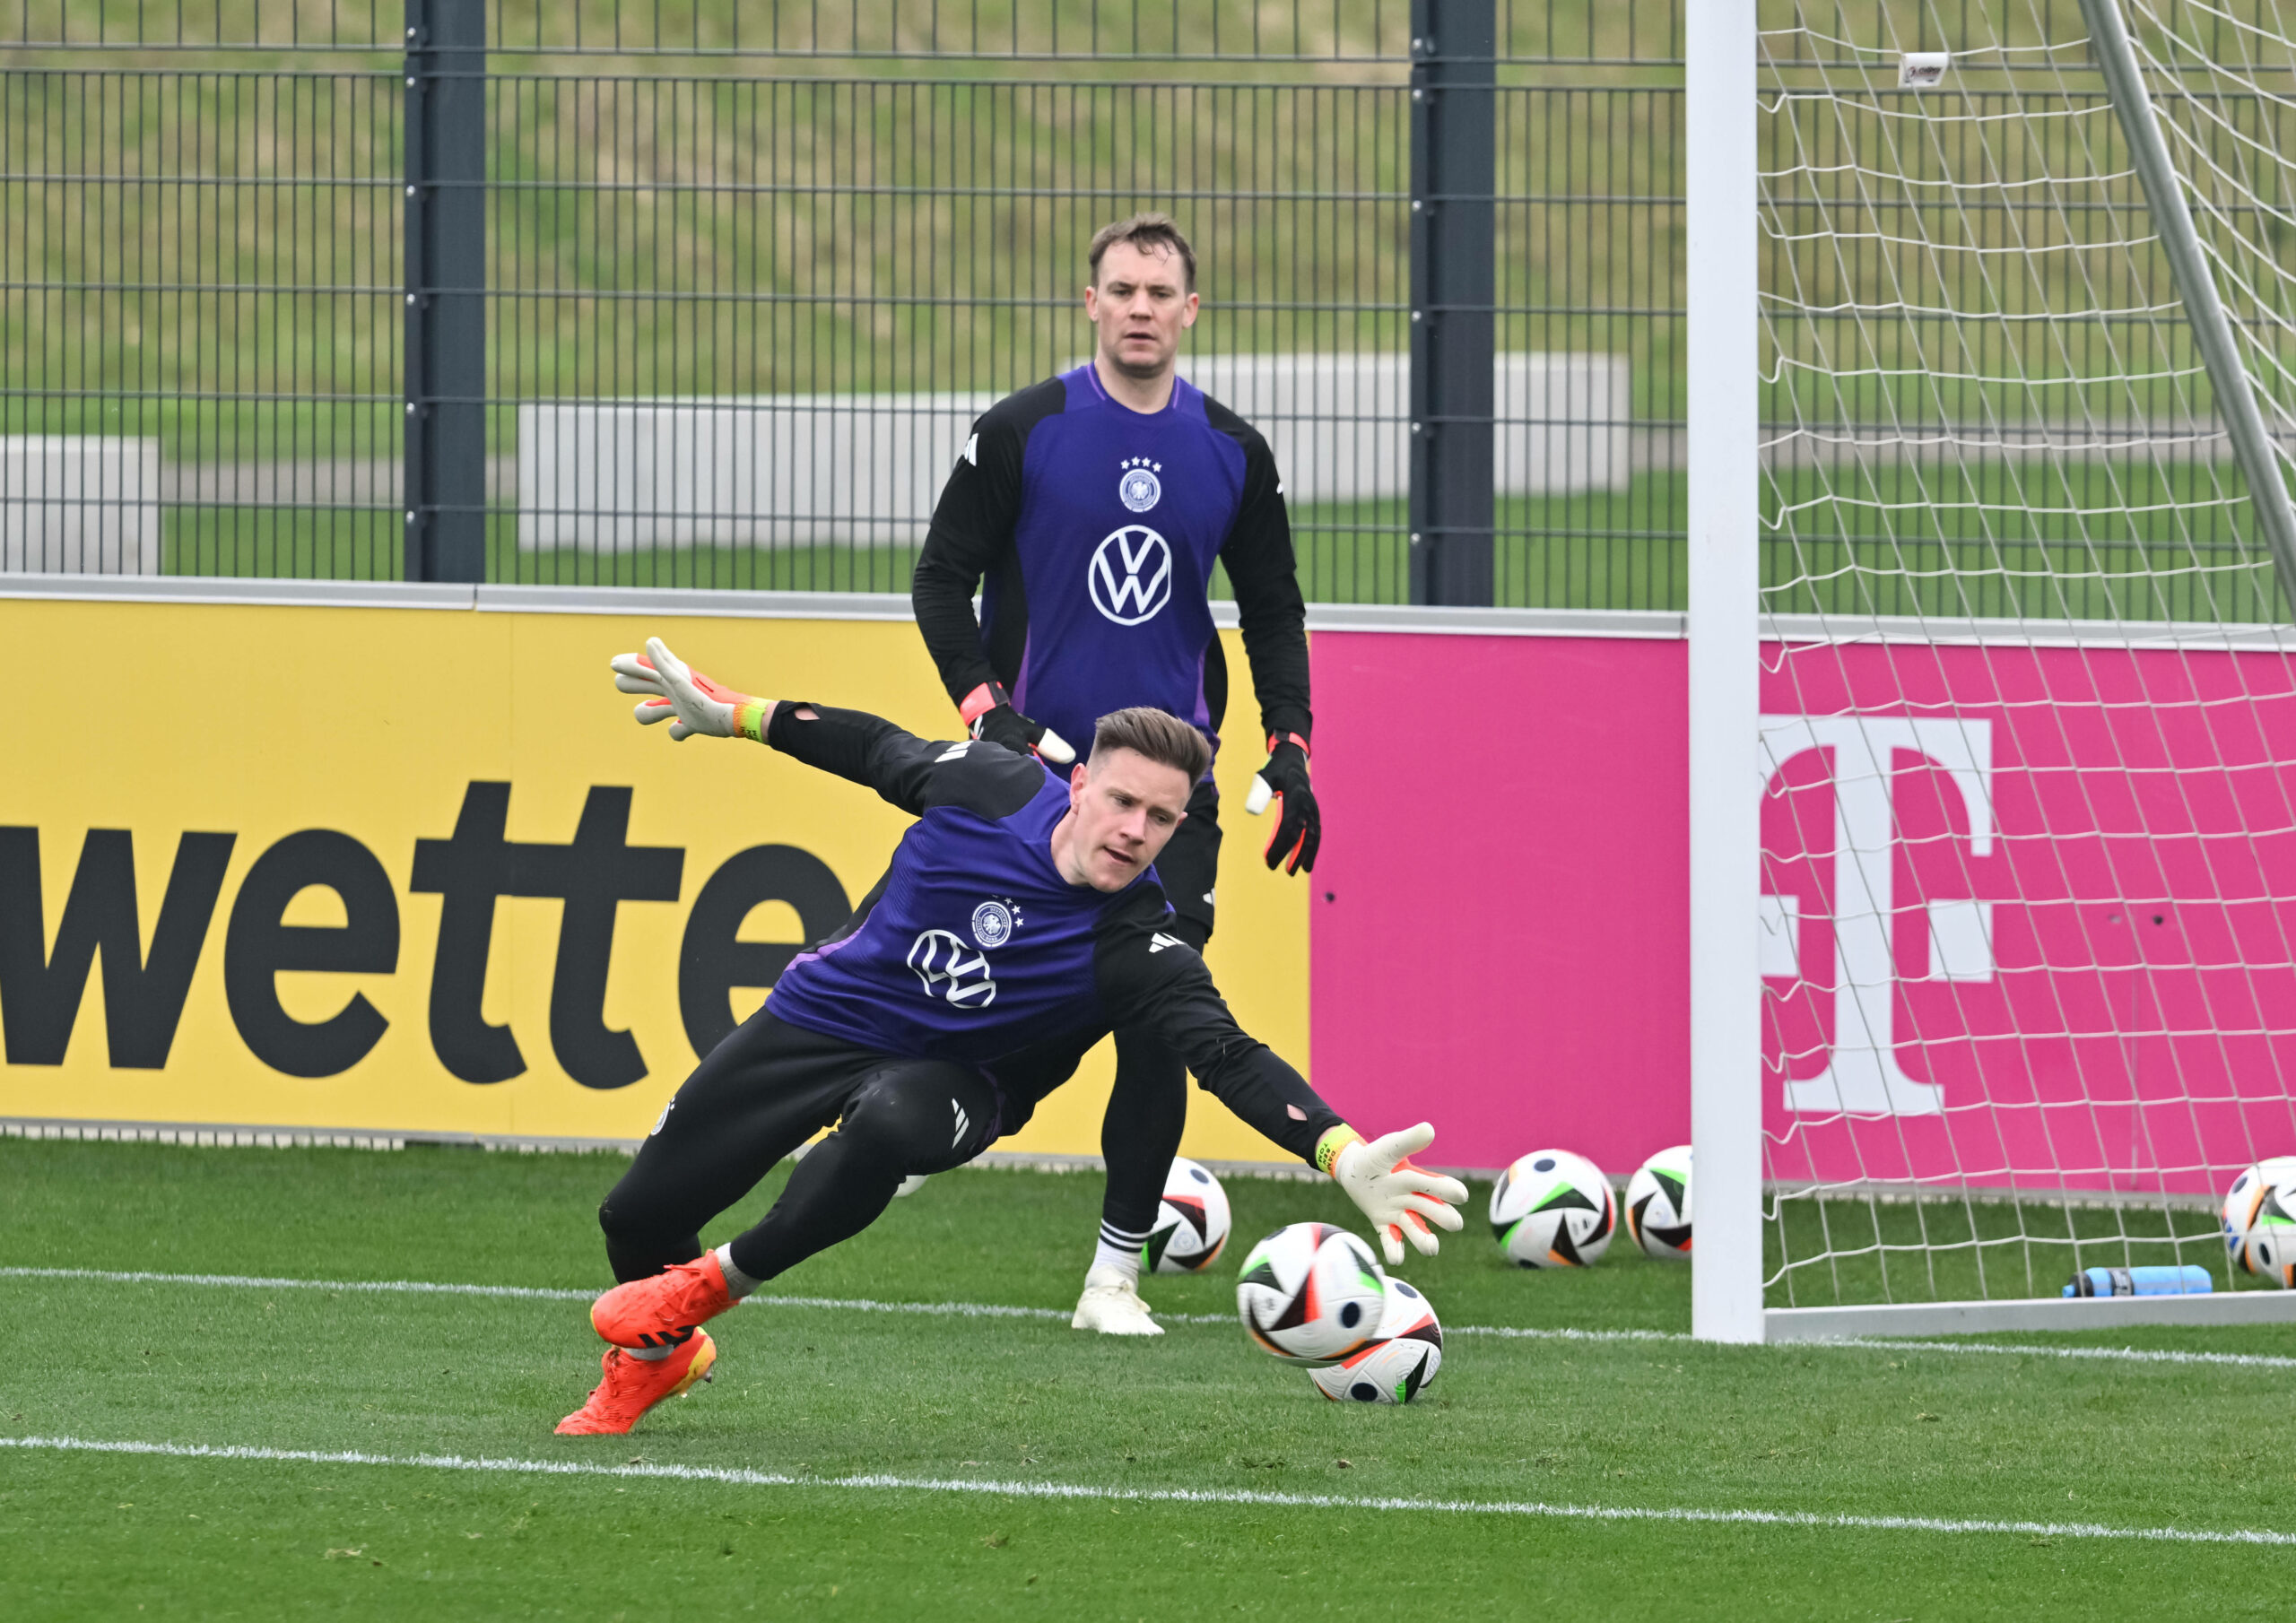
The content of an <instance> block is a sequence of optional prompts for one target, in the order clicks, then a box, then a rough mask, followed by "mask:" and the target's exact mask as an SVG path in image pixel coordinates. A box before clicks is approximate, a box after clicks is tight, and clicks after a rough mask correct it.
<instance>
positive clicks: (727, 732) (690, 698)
mask: <svg viewBox="0 0 2296 1623" xmlns="http://www.w3.org/2000/svg"><path fill="white" fill-rule="evenodd" d="M613 685H614V686H615V687H616V688H619V689H620V690H622V692H624V693H643V694H646V695H647V696H648V698H647V699H646V701H645V702H644V703H643V704H641V705H639V707H637V708H636V709H635V710H634V711H633V712H631V714H633V715H635V716H637V717H638V722H639V725H640V726H648V727H650V726H652V725H654V724H655V723H656V722H657V721H666V722H668V723H669V724H670V736H671V737H672V738H674V739H675V740H677V742H680V743H683V742H685V741H686V740H687V739H689V738H691V737H692V736H693V735H694V734H695V733H700V734H701V735H702V736H703V737H705V738H753V739H755V740H757V741H758V742H760V743H763V742H765V729H766V724H767V723H769V722H770V721H771V720H772V719H773V707H772V706H771V705H770V704H769V703H767V702H766V701H765V700H764V699H752V698H751V697H750V696H749V695H748V694H746V693H736V692H735V690H733V689H731V688H728V687H723V686H721V685H719V684H718V683H717V682H714V681H710V680H709V678H708V677H707V676H704V675H703V674H702V673H700V672H699V671H696V670H694V669H693V668H692V667H691V666H690V665H688V664H686V663H685V661H683V660H682V659H680V658H679V657H678V656H677V655H674V654H673V653H671V652H670V650H669V647H668V645H667V644H665V643H664V642H663V641H662V639H661V638H658V637H649V638H647V639H646V652H645V653H643V654H617V655H614V656H613Z"/></svg>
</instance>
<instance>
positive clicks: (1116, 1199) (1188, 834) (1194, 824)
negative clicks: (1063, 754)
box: [1100, 780, 1220, 1234]
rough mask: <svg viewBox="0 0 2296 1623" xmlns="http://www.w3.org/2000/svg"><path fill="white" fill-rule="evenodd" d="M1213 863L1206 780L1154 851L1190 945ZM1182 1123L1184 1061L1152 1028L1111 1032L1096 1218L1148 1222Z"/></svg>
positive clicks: (1214, 808)
mask: <svg viewBox="0 0 2296 1623" xmlns="http://www.w3.org/2000/svg"><path fill="white" fill-rule="evenodd" d="M1219 867H1220V796H1219V794H1218V792H1217V791H1215V790H1214V789H1213V786H1212V785H1211V783H1210V781H1209V780H1206V781H1205V782H1203V783H1199V784H1198V785H1196V792H1195V793H1194V794H1191V795H1190V796H1188V803H1187V818H1186V819H1184V820H1182V821H1181V823H1180V826H1179V827H1178V829H1174V830H1173V831H1172V838H1171V841H1170V844H1168V845H1166V846H1165V847H1164V849H1163V852H1162V854H1161V855H1159V856H1158V857H1157V858H1156V876H1157V877H1158V878H1159V879H1161V880H1162V881H1164V897H1165V899H1167V900H1168V901H1170V903H1171V904H1172V911H1173V912H1174V913H1176V914H1178V919H1177V920H1176V921H1175V922H1174V924H1173V925H1172V927H1171V929H1172V933H1173V934H1174V935H1177V936H1178V937H1179V938H1180V939H1181V940H1182V941H1184V942H1187V944H1188V945H1189V946H1191V947H1194V948H1195V949H1196V950H1197V951H1199V952H1201V951H1203V950H1204V947H1205V942H1209V941H1210V940H1211V939H1212V906H1213V904H1212V895H1213V884H1214V883H1215V882H1216V881H1217V880H1218V877H1219ZM1185 1127H1187V1065H1185V1064H1184V1063H1181V1060H1180V1056H1179V1055H1178V1054H1177V1053H1175V1052H1174V1051H1173V1049H1172V1047H1171V1046H1170V1044H1169V1043H1167V1042H1165V1041H1164V1040H1163V1038H1161V1037H1158V1036H1157V1035H1156V1034H1155V1033H1154V1032H1152V1031H1148V1030H1144V1029H1142V1028H1136V1027H1135V1028H1126V1029H1124V1030H1120V1031H1118V1033H1117V1034H1116V1087H1115V1089H1113V1090H1112V1091H1111V1092H1110V1093H1109V1113H1108V1115H1107V1116H1106V1117H1105V1118H1103V1120H1102V1121H1101V1123H1100V1159H1102V1160H1103V1161H1104V1162H1106V1163H1107V1166H1108V1169H1109V1186H1108V1193H1106V1194H1105V1195H1104V1196H1102V1197H1101V1202H1100V1218H1101V1220H1102V1222H1104V1223H1105V1224H1107V1225H1108V1226H1109V1227H1110V1228H1118V1229H1121V1230H1122V1231H1124V1232H1125V1233H1126V1234H1144V1233H1145V1232H1147V1230H1148V1229H1149V1228H1151V1227H1152V1225H1153V1224H1154V1223H1155V1221H1156V1207H1157V1204H1158V1203H1159V1202H1161V1200H1162V1198H1163V1193H1164V1175H1165V1174H1166V1173H1167V1172H1169V1171H1170V1170H1171V1165H1172V1158H1173V1157H1174V1156H1176V1155H1178V1153H1179V1152H1180V1133H1181V1130H1182V1129H1184V1128H1185Z"/></svg>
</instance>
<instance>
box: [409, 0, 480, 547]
mask: <svg viewBox="0 0 2296 1623" xmlns="http://www.w3.org/2000/svg"><path fill="white" fill-rule="evenodd" d="M405 204H406V230H405V238H406V342H405V366H404V370H405V374H406V491H405V504H404V505H405V525H406V577H407V578H408V579H409V580H483V579H485V578H486V0H406V193H405Z"/></svg>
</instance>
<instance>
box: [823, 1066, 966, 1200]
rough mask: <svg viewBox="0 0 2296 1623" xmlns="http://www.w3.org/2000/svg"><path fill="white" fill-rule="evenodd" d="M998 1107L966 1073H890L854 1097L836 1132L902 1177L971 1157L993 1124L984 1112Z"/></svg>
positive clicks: (946, 1167) (938, 1169)
mask: <svg viewBox="0 0 2296 1623" xmlns="http://www.w3.org/2000/svg"><path fill="white" fill-rule="evenodd" d="M939 1070H941V1068H939V1067H935V1071H939ZM960 1078H961V1080H960ZM968 1082H970V1083H972V1084H973V1085H970V1086H967V1085H965V1083H968ZM952 1084H953V1085H952ZM995 1110H996V1097H995V1095H994V1094H993V1093H991V1092H990V1090H989V1089H988V1088H987V1086H986V1085H985V1084H980V1083H978V1082H977V1081H974V1079H971V1078H970V1077H962V1073H959V1075H958V1077H952V1076H951V1075H950V1074H948V1073H947V1072H942V1073H941V1074H937V1075H936V1074H934V1073H933V1072H920V1071H906V1072H887V1073H884V1074H881V1075H878V1076H875V1077H873V1078H871V1079H870V1080H869V1081H868V1082H867V1083H866V1084H865V1085H864V1086H863V1088H862V1089H861V1090H860V1092H858V1093H857V1094H856V1095H855V1096H854V1098H853V1102H852V1103H851V1104H850V1105H848V1107H846V1112H845V1119H844V1120H843V1121H842V1122H841V1123H839V1125H838V1132H839V1133H840V1134H842V1135H844V1136H845V1137H847V1138H848V1139H849V1140H851V1141H853V1143H854V1146H855V1148H857V1149H859V1150H865V1151H866V1152H868V1153H869V1154H871V1155H872V1156H873V1157H875V1158H877V1159H881V1160H883V1161H884V1162H886V1163H889V1164H891V1166H893V1167H898V1168H899V1170H900V1174H901V1176H904V1177H906V1176H910V1175H911V1174H914V1173H920V1172H946V1171H947V1170H949V1168H951V1167H960V1166H962V1165H963V1164H964V1163H965V1162H967V1161H969V1160H970V1159H972V1158H973V1156H974V1154H975V1153H976V1152H977V1151H978V1149H979V1147H980V1145H981V1144H982V1142H983V1141H985V1139H986V1137H987V1133H988V1132H989V1131H990V1130H991V1128H992V1125H993V1124H992V1123H990V1122H988V1121H986V1120H984V1119H983V1117H984V1114H985V1113H986V1114H991V1115H993V1113H994V1112H995Z"/></svg>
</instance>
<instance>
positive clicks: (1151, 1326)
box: [1068, 1263, 1164, 1335]
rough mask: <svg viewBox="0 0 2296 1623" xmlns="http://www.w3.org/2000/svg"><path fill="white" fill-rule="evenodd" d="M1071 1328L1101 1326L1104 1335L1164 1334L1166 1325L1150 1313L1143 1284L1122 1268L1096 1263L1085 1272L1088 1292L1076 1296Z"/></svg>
mask: <svg viewBox="0 0 2296 1623" xmlns="http://www.w3.org/2000/svg"><path fill="white" fill-rule="evenodd" d="M1068 1327H1069V1328H1070V1329H1071V1330H1097V1331H1099V1332H1100V1333H1101V1334H1102V1335H1161V1334H1163V1333H1164V1327H1163V1326H1162V1325H1161V1324H1158V1323H1156V1321H1155V1320H1154V1319H1152V1318H1151V1317H1150V1316H1149V1315H1148V1304H1147V1303H1145V1302H1144V1301H1142V1300H1141V1299H1140V1288H1139V1287H1138V1286H1137V1285H1135V1284H1134V1283H1133V1282H1132V1277H1131V1276H1130V1275H1129V1274H1127V1273H1126V1272H1124V1271H1122V1270H1121V1269H1117V1268H1111V1267H1109V1265H1108V1264H1107V1263H1094V1264H1093V1265H1092V1267H1091V1269H1089V1270H1088V1271H1086V1272H1085V1275H1084V1294H1083V1296H1081V1297H1078V1298H1076V1316H1075V1317H1074V1318H1073V1319H1071V1320H1069V1321H1068Z"/></svg>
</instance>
